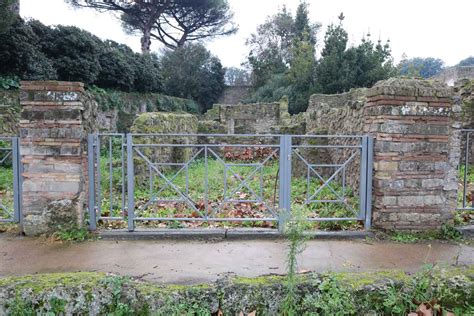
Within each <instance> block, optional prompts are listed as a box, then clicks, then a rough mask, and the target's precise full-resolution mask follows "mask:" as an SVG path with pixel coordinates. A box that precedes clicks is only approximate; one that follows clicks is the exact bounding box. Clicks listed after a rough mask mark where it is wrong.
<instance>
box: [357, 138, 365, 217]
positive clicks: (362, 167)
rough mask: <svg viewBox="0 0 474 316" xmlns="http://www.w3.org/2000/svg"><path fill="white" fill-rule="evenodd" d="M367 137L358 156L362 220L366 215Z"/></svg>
mask: <svg viewBox="0 0 474 316" xmlns="http://www.w3.org/2000/svg"><path fill="white" fill-rule="evenodd" d="M366 176H367V136H364V137H363V138H362V150H361V154H360V183H359V218H360V219H364V217H365V214H366V213H367V210H366V207H367V178H366Z"/></svg>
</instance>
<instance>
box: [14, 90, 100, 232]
mask: <svg viewBox="0 0 474 316" xmlns="http://www.w3.org/2000/svg"><path fill="white" fill-rule="evenodd" d="M83 94H84V86H83V84H82V83H77V82H57V81H34V82H28V81H23V82H22V83H21V92H20V104H21V107H22V112H21V119H20V144H21V148H20V152H21V156H22V163H23V178H24V181H23V188H22V189H23V204H22V212H23V222H22V224H23V225H22V228H23V231H24V233H25V234H26V235H39V234H43V233H50V232H53V231H55V230H57V229H58V228H59V227H62V228H67V227H71V226H74V227H77V226H80V225H82V222H83V213H84V212H83V206H84V200H85V176H86V172H85V170H84V160H85V159H86V157H85V154H86V153H87V152H86V137H87V133H88V132H90V131H88V130H87V128H86V126H90V125H91V124H90V123H89V122H86V120H85V119H84V115H83V113H84V111H85V106H86V105H85V104H83V102H82V100H83V99H82V96H83ZM87 111H88V113H89V118H90V119H94V115H92V116H91V115H90V109H87Z"/></svg>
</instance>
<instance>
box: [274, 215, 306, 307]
mask: <svg viewBox="0 0 474 316" xmlns="http://www.w3.org/2000/svg"><path fill="white" fill-rule="evenodd" d="M280 217H282V218H284V220H285V221H286V223H285V227H284V231H283V232H284V234H285V236H286V238H287V239H288V242H289V247H288V253H287V258H286V260H287V262H286V264H287V266H286V267H287V268H286V269H287V271H286V272H287V276H286V296H285V298H284V299H283V302H282V306H281V310H282V314H283V315H286V316H293V315H297V303H298V299H297V293H296V286H297V267H298V261H297V256H298V254H300V253H301V252H302V251H303V250H304V247H305V243H306V239H307V237H306V236H305V231H306V229H307V228H308V222H307V221H306V217H305V216H304V213H303V212H302V210H301V209H298V208H293V211H292V214H291V216H289V214H287V212H286V211H281V214H280Z"/></svg>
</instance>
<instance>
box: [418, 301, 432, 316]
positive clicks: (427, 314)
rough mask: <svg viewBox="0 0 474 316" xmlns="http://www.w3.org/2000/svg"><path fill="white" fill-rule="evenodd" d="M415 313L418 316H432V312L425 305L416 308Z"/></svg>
mask: <svg viewBox="0 0 474 316" xmlns="http://www.w3.org/2000/svg"><path fill="white" fill-rule="evenodd" d="M417 312H418V315H419V316H433V311H432V310H431V308H429V306H426V304H421V305H420V306H418V308H417Z"/></svg>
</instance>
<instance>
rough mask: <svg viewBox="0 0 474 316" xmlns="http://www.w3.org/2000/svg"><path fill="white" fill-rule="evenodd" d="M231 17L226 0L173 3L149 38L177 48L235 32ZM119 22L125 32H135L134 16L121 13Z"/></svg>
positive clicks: (154, 27)
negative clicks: (121, 21)
mask: <svg viewBox="0 0 474 316" xmlns="http://www.w3.org/2000/svg"><path fill="white" fill-rule="evenodd" d="M233 17H234V14H233V13H232V11H231V10H230V7H229V4H228V2H227V0H174V1H173V2H172V3H171V5H170V6H169V7H168V8H167V9H166V10H165V12H164V14H162V15H161V16H160V18H159V19H158V20H156V21H155V23H154V25H153V30H152V33H151V37H152V38H154V39H156V40H158V41H159V42H161V43H162V44H164V45H165V46H166V47H168V48H171V49H176V48H178V47H183V46H184V44H185V43H187V42H194V41H199V40H203V39H206V38H213V37H217V36H224V35H230V34H233V33H235V32H236V31H237V29H238V28H237V26H236V25H234V23H233V22H232V19H233ZM122 20H123V25H124V28H125V29H126V30H127V31H129V32H134V31H135V30H136V29H137V20H136V17H134V16H130V15H125V14H123V15H122ZM138 22H139V21H138ZM138 26H139V23H138Z"/></svg>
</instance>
